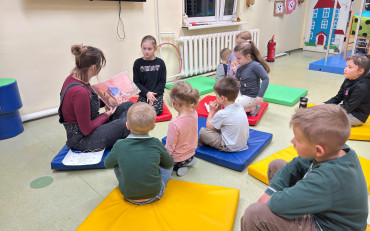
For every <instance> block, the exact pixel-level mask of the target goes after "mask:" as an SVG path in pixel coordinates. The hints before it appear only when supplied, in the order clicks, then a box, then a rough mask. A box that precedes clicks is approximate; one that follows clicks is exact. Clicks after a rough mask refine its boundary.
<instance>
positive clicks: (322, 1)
mask: <svg viewBox="0 0 370 231" xmlns="http://www.w3.org/2000/svg"><path fill="white" fill-rule="evenodd" d="M334 3H335V1H333V0H319V1H318V2H317V3H316V5H315V7H314V8H313V15H312V24H311V32H310V39H309V42H310V43H314V44H315V45H316V46H323V45H327V44H328V37H329V34H330V25H331V20H332V17H333V10H334ZM340 8H341V6H340V4H339V2H337V9H336V12H335V16H334V17H335V18H334V26H333V28H332V30H333V36H332V42H334V39H335V38H334V34H335V33H334V32H335V30H336V28H337V24H338V17H339V11H340Z"/></svg>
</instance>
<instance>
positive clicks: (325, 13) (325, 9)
mask: <svg viewBox="0 0 370 231" xmlns="http://www.w3.org/2000/svg"><path fill="white" fill-rule="evenodd" d="M329 13H330V8H324V9H323V11H322V17H323V18H329Z"/></svg>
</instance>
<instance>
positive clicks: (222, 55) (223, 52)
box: [220, 48, 232, 62]
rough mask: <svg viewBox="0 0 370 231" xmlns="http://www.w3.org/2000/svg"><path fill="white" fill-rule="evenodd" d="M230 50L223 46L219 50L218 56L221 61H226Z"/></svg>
mask: <svg viewBox="0 0 370 231" xmlns="http://www.w3.org/2000/svg"><path fill="white" fill-rule="evenodd" d="M231 53H232V51H231V50H230V49H229V48H224V49H222V50H221V52H220V58H221V60H222V61H224V62H227V61H228V60H229V57H230V55H231Z"/></svg>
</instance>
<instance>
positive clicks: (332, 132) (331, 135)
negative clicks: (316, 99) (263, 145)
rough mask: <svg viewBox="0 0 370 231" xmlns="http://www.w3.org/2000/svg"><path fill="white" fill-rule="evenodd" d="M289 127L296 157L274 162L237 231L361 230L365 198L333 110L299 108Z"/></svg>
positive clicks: (344, 124) (345, 127)
mask: <svg viewBox="0 0 370 231" xmlns="http://www.w3.org/2000/svg"><path fill="white" fill-rule="evenodd" d="M290 125H291V126H293V133H294V137H293V139H292V140H291V142H292V144H293V145H294V148H295V149H296V150H297V153H298V157H296V158H294V159H293V160H292V161H290V162H289V163H286V162H285V161H284V160H279V159H277V160H274V161H272V162H271V163H270V165H269V167H268V179H269V182H270V184H269V187H268V188H267V189H266V191H265V194H263V195H262V197H261V198H260V199H259V200H258V202H257V203H253V204H251V205H250V206H249V207H248V208H247V209H246V210H245V213H244V216H243V217H242V219H241V230H242V231H245V230H248V231H253V230H258V231H262V230H281V231H285V230H304V231H306V230H307V231H308V230H315V231H316V230H335V231H347V230H359V231H360V230H366V226H367V224H366V223H367V216H368V195H367V185H366V181H365V177H364V174H363V171H362V168H361V165H360V162H359V159H358V157H357V155H356V153H355V151H354V150H353V149H352V148H350V147H349V146H347V145H346V144H345V143H346V141H347V139H348V137H349V135H350V132H351V125H350V122H349V119H348V116H347V113H346V112H345V111H344V110H343V109H342V108H341V107H340V106H338V105H333V104H323V105H316V106H313V107H310V108H304V109H303V108H299V109H298V110H297V111H296V113H295V114H294V115H293V117H292V119H291V121H290Z"/></svg>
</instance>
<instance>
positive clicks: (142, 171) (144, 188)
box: [104, 102, 173, 205]
mask: <svg viewBox="0 0 370 231" xmlns="http://www.w3.org/2000/svg"><path fill="white" fill-rule="evenodd" d="M155 118H156V112H155V110H154V108H153V107H152V106H151V105H149V104H147V103H143V102H138V103H136V104H134V105H133V106H131V107H130V109H129V110H128V113H127V123H126V126H127V129H129V130H130V131H131V134H130V135H129V136H128V137H127V138H126V139H121V140H118V141H117V142H116V143H115V144H114V146H113V148H112V151H111V152H110V153H109V154H108V156H107V157H106V158H105V161H104V166H105V167H106V168H114V172H115V174H116V177H117V179H118V182H119V189H120V191H121V193H122V195H123V196H124V198H125V200H126V201H128V202H131V203H133V204H136V205H142V204H149V203H153V202H155V201H157V200H159V199H160V198H161V197H162V196H163V194H164V190H165V187H166V185H167V182H168V179H169V178H170V175H171V173H172V168H173V159H172V157H171V156H170V155H169V154H168V152H167V150H166V148H165V147H164V146H163V144H162V143H161V141H160V140H158V139H157V138H154V137H150V136H149V135H148V133H149V131H150V130H152V129H154V127H155Z"/></svg>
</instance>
